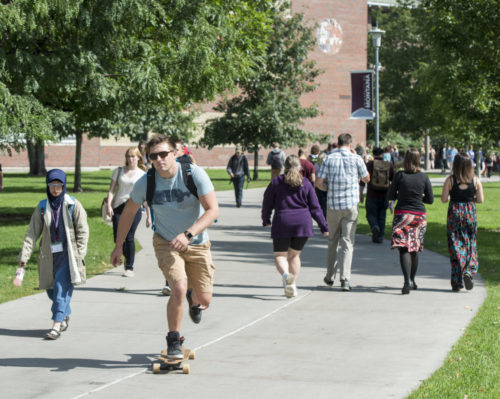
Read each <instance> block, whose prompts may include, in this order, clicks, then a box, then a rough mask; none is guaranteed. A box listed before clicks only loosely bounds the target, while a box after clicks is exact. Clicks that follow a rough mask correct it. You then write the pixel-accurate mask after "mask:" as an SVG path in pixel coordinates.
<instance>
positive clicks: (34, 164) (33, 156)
mask: <svg viewBox="0 0 500 399" xmlns="http://www.w3.org/2000/svg"><path fill="white" fill-rule="evenodd" d="M26 144H27V150H28V158H29V163H30V171H29V174H30V176H45V175H46V174H47V169H45V143H44V142H43V140H37V141H36V142H35V143H33V141H31V140H28V141H27V143H26Z"/></svg>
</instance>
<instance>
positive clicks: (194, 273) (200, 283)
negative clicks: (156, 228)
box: [153, 234, 215, 293]
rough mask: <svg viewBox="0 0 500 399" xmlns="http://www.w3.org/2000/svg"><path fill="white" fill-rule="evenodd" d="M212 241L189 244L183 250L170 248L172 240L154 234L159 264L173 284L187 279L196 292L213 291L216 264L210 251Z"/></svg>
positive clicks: (189, 285)
mask: <svg viewBox="0 0 500 399" xmlns="http://www.w3.org/2000/svg"><path fill="white" fill-rule="evenodd" d="M210 246H211V244H210V241H207V242H206V243H204V244H202V245H188V247H187V249H186V250H185V251H183V252H179V251H175V250H172V249H171V248H170V241H167V240H165V239H164V238H163V237H161V236H160V235H158V234H154V235H153V247H154V249H155V254H156V259H157V260H158V266H159V268H160V269H161V271H162V272H163V275H164V276H165V279H166V280H167V281H168V283H169V284H170V285H172V286H175V283H176V282H177V281H181V280H187V281H188V288H192V289H194V290H195V291H196V292H206V293H212V291H213V286H214V271H215V266H214V264H213V262H212V255H211V253H210Z"/></svg>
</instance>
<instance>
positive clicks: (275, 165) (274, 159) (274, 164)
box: [271, 151, 283, 169]
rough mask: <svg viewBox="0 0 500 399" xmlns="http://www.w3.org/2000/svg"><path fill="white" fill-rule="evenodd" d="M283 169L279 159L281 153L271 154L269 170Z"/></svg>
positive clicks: (281, 161)
mask: <svg viewBox="0 0 500 399" xmlns="http://www.w3.org/2000/svg"><path fill="white" fill-rule="evenodd" d="M282 167H283V160H282V159H281V151H280V152H273V153H272V154H271V168H272V169H281V168H282Z"/></svg>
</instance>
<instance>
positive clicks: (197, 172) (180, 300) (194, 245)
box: [111, 135, 219, 359]
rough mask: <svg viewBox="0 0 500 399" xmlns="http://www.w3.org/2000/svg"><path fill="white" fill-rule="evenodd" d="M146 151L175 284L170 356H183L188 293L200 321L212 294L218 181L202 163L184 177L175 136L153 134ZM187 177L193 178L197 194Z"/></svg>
mask: <svg viewBox="0 0 500 399" xmlns="http://www.w3.org/2000/svg"><path fill="white" fill-rule="evenodd" d="M147 150H148V153H149V157H150V160H151V162H152V164H153V166H154V169H151V170H150V171H149V172H148V174H149V175H151V173H153V174H154V180H153V181H154V195H153V196H152V201H151V205H150V207H151V209H152V213H153V216H154V221H153V230H154V232H155V233H154V235H153V246H154V250H155V254H156V258H157V259H158V266H159V267H160V269H161V270H162V272H163V274H164V276H165V278H166V280H168V282H169V285H170V287H171V289H172V293H171V296H170V298H169V301H168V304H167V321H168V328H169V331H168V335H167V346H168V357H169V358H171V359H182V358H183V353H182V349H181V341H180V333H179V331H180V327H181V321H182V316H183V313H184V298H185V297H186V298H187V299H188V302H189V315H190V316H191V319H192V320H193V322H195V323H199V322H200V321H201V311H202V310H203V309H206V308H207V307H208V306H209V305H210V302H211V299H212V291H213V277H214V270H215V268H214V265H213V262H212V256H211V253H210V241H209V239H208V234H207V231H206V229H207V227H208V226H210V225H211V224H212V223H213V222H214V221H215V219H216V218H217V217H218V215H219V205H218V203H217V199H216V196H215V191H214V186H213V184H212V182H211V180H210V178H209V177H208V175H207V174H206V172H205V171H204V170H203V169H202V168H200V167H198V166H196V165H189V179H188V178H186V172H185V167H184V166H182V164H181V163H179V162H176V150H175V142H174V141H173V140H172V139H170V138H168V137H166V136H163V135H155V136H153V137H152V138H151V140H149V142H148V144H147ZM150 179H151V178H150ZM186 180H190V181H191V182H194V186H195V189H196V192H195V194H193V193H192V192H191V189H190V188H188V184H187V183H188V182H187V181H186ZM150 181H151V180H150ZM148 184H150V183H148V176H147V175H145V176H143V177H142V178H140V179H139V180H138V181H137V182H136V183H135V185H134V189H133V190H132V193H131V194H130V198H129V200H128V202H127V204H126V206H125V209H124V210H123V213H122V216H121V218H120V224H119V226H118V232H117V237H116V244H115V248H114V250H113V252H112V253H111V264H112V265H114V266H117V265H119V264H120V263H121V255H122V244H123V241H124V239H125V236H126V234H127V232H128V230H129V228H130V225H131V224H132V220H133V217H134V215H135V214H136V212H137V210H138V209H139V207H140V206H141V205H142V204H143V203H144V201H146V200H147V189H148Z"/></svg>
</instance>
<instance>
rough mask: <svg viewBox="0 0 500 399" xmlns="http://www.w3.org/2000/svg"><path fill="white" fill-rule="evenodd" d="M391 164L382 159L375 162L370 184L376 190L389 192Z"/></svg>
mask: <svg viewBox="0 0 500 399" xmlns="http://www.w3.org/2000/svg"><path fill="white" fill-rule="evenodd" d="M390 169H391V164H390V162H388V161H383V160H381V159H374V160H373V173H372V176H371V178H370V184H371V186H372V188H373V189H375V190H387V189H388V188H389V185H390V183H391V182H390V179H389V172H390Z"/></svg>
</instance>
